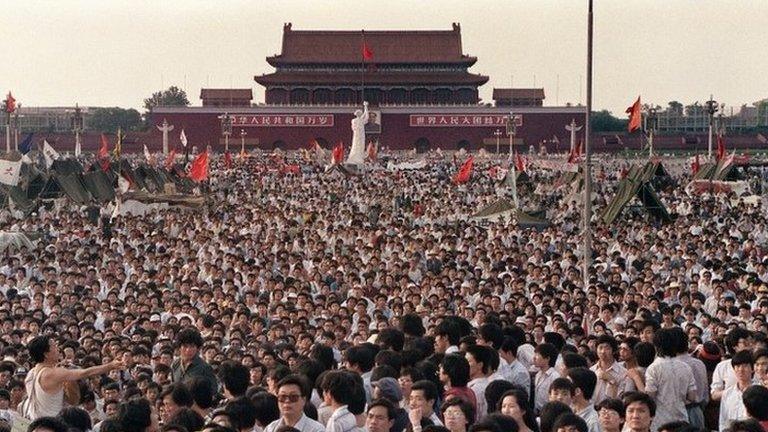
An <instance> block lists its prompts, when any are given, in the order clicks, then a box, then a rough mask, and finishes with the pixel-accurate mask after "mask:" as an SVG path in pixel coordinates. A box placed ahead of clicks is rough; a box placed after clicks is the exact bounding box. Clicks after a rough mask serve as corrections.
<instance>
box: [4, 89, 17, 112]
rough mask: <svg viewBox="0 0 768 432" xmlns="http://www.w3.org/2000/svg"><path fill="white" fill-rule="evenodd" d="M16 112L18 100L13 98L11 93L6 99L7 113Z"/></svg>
mask: <svg viewBox="0 0 768 432" xmlns="http://www.w3.org/2000/svg"><path fill="white" fill-rule="evenodd" d="M14 111H16V99H14V98H13V95H12V94H11V92H8V96H6V97H5V112H7V113H12V112H14Z"/></svg>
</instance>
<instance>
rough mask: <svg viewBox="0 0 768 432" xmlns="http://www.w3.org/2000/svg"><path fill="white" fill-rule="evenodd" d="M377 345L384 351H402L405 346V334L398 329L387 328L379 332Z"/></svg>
mask: <svg viewBox="0 0 768 432" xmlns="http://www.w3.org/2000/svg"><path fill="white" fill-rule="evenodd" d="M376 343H377V344H378V345H379V346H381V349H382V350H393V351H402V350H403V345H404V344H405V334H404V333H403V332H402V331H401V330H398V329H396V328H393V327H387V328H385V329H384V330H382V331H380V332H379V335H378V336H377V337H376Z"/></svg>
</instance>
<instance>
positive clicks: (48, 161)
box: [43, 140, 59, 168]
mask: <svg viewBox="0 0 768 432" xmlns="http://www.w3.org/2000/svg"><path fill="white" fill-rule="evenodd" d="M43 157H45V166H46V167H47V168H50V167H51V165H53V161H55V160H56V159H58V158H59V152H57V151H56V150H54V149H53V147H51V145H50V144H48V141H45V140H43Z"/></svg>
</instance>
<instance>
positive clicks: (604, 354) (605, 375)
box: [591, 335, 635, 404]
mask: <svg viewBox="0 0 768 432" xmlns="http://www.w3.org/2000/svg"><path fill="white" fill-rule="evenodd" d="M596 345H597V358H598V361H597V363H595V365H594V366H592V368H591V370H592V372H594V373H595V375H596V376H597V387H596V388H595V394H594V397H593V398H592V402H593V403H595V404H597V403H600V402H602V401H603V399H606V398H609V397H610V398H617V397H621V395H623V394H624V393H625V392H627V391H633V390H635V385H634V383H633V381H632V380H631V379H629V377H628V376H627V369H626V368H624V366H622V365H621V364H619V362H617V361H616V354H617V353H618V348H619V344H618V343H617V342H616V339H614V337H613V336H610V335H601V336H599V337H598V338H597V341H596Z"/></svg>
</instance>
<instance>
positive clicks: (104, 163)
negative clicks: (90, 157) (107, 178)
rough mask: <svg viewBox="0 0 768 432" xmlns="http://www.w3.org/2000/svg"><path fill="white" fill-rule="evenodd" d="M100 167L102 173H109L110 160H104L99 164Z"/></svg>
mask: <svg viewBox="0 0 768 432" xmlns="http://www.w3.org/2000/svg"><path fill="white" fill-rule="evenodd" d="M99 165H101V170H102V171H104V172H107V171H109V159H102V160H101V162H99Z"/></svg>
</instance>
